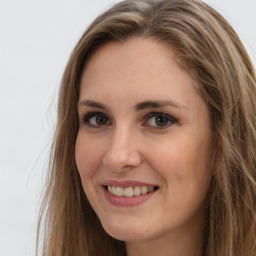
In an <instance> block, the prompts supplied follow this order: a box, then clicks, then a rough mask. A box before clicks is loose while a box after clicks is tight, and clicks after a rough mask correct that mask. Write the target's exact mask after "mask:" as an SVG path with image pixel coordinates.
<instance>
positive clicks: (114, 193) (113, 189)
mask: <svg viewBox="0 0 256 256" xmlns="http://www.w3.org/2000/svg"><path fill="white" fill-rule="evenodd" d="M111 190H112V191H111V192H110V193H111V194H112V195H116V187H114V186H112V189H111Z"/></svg>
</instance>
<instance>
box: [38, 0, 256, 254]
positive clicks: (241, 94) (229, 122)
mask: <svg viewBox="0 0 256 256" xmlns="http://www.w3.org/2000/svg"><path fill="white" fill-rule="evenodd" d="M131 37H143V38H151V39H152V40H156V41H158V42H160V43H164V44H167V45H170V47H171V48H172V49H174V50H175V53H176V55H177V58H178V59H179V62H180V63H181V65H182V66H183V67H184V68H185V69H186V70H187V71H188V72H189V73H190V74H191V76H193V78H194V79H195V81H196V87H197V89H198V92H199V93H200V94H201V95H202V97H203V99H204V100H205V102H206V104H207V105H208V108H209V110H210V115H211V124H212V130H213V143H212V168H213V173H214V177H213V179H212V183H211V186H210V189H209V204H208V211H207V212H208V216H207V219H208V221H207V229H206V230H205V241H204V255H208V256H224V255H225V256H231V255H232V256H242V255H243V256H252V255H255V254H256V153H255V147H256V128H255V127H256V85H255V84H256V78H255V70H254V68H253V65H252V63H251V61H250V59H249V57H248V55H247V53H246V50H245V49H244V47H243V45H242V43H241V41H240V39H239V37H238V36H237V34H236V33H235V31H234V30H233V29H232V27H231V26H230V25H229V24H228V23H227V21H226V20H225V19H224V18H223V17H222V16H221V15H220V14H219V13H217V12H216V11H215V10H213V9H212V8H211V7H209V6H208V5H207V4H205V3H203V2H201V1H199V0H125V1H122V2H120V3H117V4H116V5H114V6H113V7H112V8H111V9H109V10H108V11H106V12H105V13H103V14H102V15H100V16H99V17H98V18H97V19H96V20H95V21H94V22H93V23H92V24H91V25H90V26H89V28H88V29H87V30H86V31H85V33H84V34H83V35H82V37H81V39H80V40H79V42H78V43H77V45H76V46H75V48H74V51H73V52H72V54H71V56H70V59H69V61H68V64H67V66H66V69H65V72H64V75H63V79H62V83H61V87H60V92H59V101H58V119H57V126H56V131H55V137H54V141H53V144H52V151H51V156H50V165H49V174H48V179H47V184H46V190H45V196H44V200H43V203H42V207H41V211H40V217H39V224H38V241H39V240H40V239H39V236H40V234H42V232H43V234H44V236H43V241H42V245H43V255H47V256H48V255H52V256H53V255H54V256H58V255H59V256H63V255H76V256H79V255H81V256H82V255H83V256H84V255H89V256H93V255H97V256H98V255H112V256H113V255H119V256H120V255H125V246H124V243H123V242H121V241H117V240H115V239H114V238H111V237H110V236H109V235H108V234H107V233H106V232H105V231H104V230H103V228H102V227H101V224H100V222H99V220H98V218H97V216H96V215H95V213H94V211H93V209H92V208H91V206H90V204H89V202H88V201H87V198H86V196H85V194H84V191H83V188H82V185H81V181H80V177H79V174H78V171H77V168H76V163H75V153H74V148H75V141H76V136H77V131H78V114H77V101H78V97H79V82H80V77H81V72H82V70H83V67H84V65H85V63H86V61H87V60H88V58H89V57H90V56H91V55H92V54H93V52H95V51H96V50H97V48H99V47H101V46H102V45H103V44H106V43H107V42H109V41H113V40H118V41H125V40H127V39H129V38H131ZM42 228H43V230H42ZM40 230H41V232H40Z"/></svg>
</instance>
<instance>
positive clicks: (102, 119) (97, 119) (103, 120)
mask: <svg viewBox="0 0 256 256" xmlns="http://www.w3.org/2000/svg"><path fill="white" fill-rule="evenodd" d="M107 122H108V120H107V118H106V117H104V116H96V117H95V123H96V124H97V125H105V124H107Z"/></svg>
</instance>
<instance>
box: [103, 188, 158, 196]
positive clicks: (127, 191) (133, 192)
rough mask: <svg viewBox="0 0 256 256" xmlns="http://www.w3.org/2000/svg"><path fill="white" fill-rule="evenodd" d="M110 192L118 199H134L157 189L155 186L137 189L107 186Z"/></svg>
mask: <svg viewBox="0 0 256 256" xmlns="http://www.w3.org/2000/svg"><path fill="white" fill-rule="evenodd" d="M107 189H108V192H109V193H110V194H112V195H114V196H118V197H134V196H140V195H146V194H148V193H151V192H153V191H155V190H156V189H157V187H154V186H135V187H131V186H130V187H126V188H122V187H117V186H107Z"/></svg>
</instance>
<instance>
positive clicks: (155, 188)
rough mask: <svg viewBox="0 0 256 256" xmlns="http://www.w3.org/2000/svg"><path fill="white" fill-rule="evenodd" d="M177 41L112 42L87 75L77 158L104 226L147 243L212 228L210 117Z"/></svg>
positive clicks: (122, 236) (98, 54)
mask: <svg viewBox="0 0 256 256" xmlns="http://www.w3.org/2000/svg"><path fill="white" fill-rule="evenodd" d="M194 84H195V83H194V81H193V79H192V78H191V76H190V75H189V74H188V73H187V72H186V71H185V70H183V69H182V68H181V67H180V66H179V65H178V64H177V60H176V58H175V55H174V53H173V51H172V50H171V49H170V47H168V46H166V45H163V44H160V43H158V42H155V41H153V40H151V39H139V38H133V39H130V40H129V41H126V42H124V43H121V42H110V43H108V44H106V45H104V46H103V47H101V48H100V49H99V50H97V51H96V53H94V55H93V56H92V57H91V58H90V60H89V61H88V62H87V64H86V67H85V69H84V71H83V74H82V79H81V84H80V86H81V89H80V98H79V103H78V113H79V118H80V126H79V131H78V135H77V140H76V149H75V153H76V156H75V157H76V164H77V168H78V171H79V174H80V177H81V180H82V184H83V188H84V191H85V194H86V196H87V198H88V200H89V202H90V203H91V205H92V207H93V209H94V211H95V212H96V214H97V215H98V217H99V219H100V221H101V223H102V225H103V227H104V229H105V230H106V231H107V232H108V233H109V234H110V235H111V236H113V237H115V238H117V239H119V240H123V241H127V242H133V241H147V240H151V241H152V239H159V238H164V237H167V236H170V235H173V234H178V233H179V234H182V232H189V230H190V229H193V228H195V227H199V226H202V224H203V214H204V210H205V200H206V195H207V192H208V189H209V184H210V180H211V171H210V164H209V163H210V137H211V129H210V118H209V113H208V109H207V106H206V104H205V103H204V101H203V99H202V98H201V97H200V95H199V94H198V92H197V91H196V89H195V86H194Z"/></svg>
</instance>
